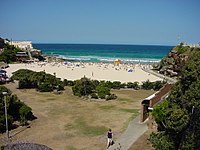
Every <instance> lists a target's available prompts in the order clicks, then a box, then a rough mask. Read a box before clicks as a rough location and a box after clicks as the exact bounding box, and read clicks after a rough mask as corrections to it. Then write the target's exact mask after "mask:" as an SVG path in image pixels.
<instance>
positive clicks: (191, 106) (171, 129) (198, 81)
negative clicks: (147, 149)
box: [150, 46, 200, 150]
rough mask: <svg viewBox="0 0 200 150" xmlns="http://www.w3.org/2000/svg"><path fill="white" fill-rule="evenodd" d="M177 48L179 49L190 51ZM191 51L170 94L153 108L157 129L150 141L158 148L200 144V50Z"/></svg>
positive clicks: (176, 148) (187, 149) (186, 148)
mask: <svg viewBox="0 0 200 150" xmlns="http://www.w3.org/2000/svg"><path fill="white" fill-rule="evenodd" d="M178 48H179V52H180V53H185V51H187V50H185V48H182V47H180V46H179V47H178ZM190 49H191V48H190ZM190 53H192V54H191V55H189V57H188V59H187V62H184V63H185V65H184V66H183V67H182V70H181V72H180V76H179V81H178V82H177V83H176V84H175V86H174V88H173V89H172V91H171V94H170V95H169V97H168V98H167V100H166V101H164V102H163V103H161V104H159V105H157V106H156V107H155V108H154V109H153V112H152V115H153V116H154V117H155V120H156V123H157V125H158V128H157V130H158V132H156V133H153V134H151V136H150V141H151V142H152V144H153V146H154V148H155V149H156V150H160V149H162V150H168V149H174V150H179V149H183V150H197V149H199V147H200V142H199V139H200V67H199V66H200V59H199V58H200V51H196V50H195V51H191V52H190Z"/></svg>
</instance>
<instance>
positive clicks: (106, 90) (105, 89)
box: [96, 84, 110, 99]
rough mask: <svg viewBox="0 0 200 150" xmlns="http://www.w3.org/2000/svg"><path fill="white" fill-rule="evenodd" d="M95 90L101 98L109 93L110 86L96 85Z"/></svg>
mask: <svg viewBox="0 0 200 150" xmlns="http://www.w3.org/2000/svg"><path fill="white" fill-rule="evenodd" d="M96 91H97V94H98V96H99V97H100V98H101V99H104V98H105V97H106V95H110V88H108V87H106V86H105V85H101V84H100V85H98V86H97V87H96Z"/></svg>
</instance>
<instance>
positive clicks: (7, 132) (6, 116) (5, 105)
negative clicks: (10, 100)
mask: <svg viewBox="0 0 200 150" xmlns="http://www.w3.org/2000/svg"><path fill="white" fill-rule="evenodd" d="M2 95H3V96H4V107H5V118H6V135H7V142H8V144H9V130H8V114H7V103H6V96H7V95H8V92H2Z"/></svg>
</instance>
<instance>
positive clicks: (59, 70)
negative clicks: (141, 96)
mask: <svg viewBox="0 0 200 150" xmlns="http://www.w3.org/2000/svg"><path fill="white" fill-rule="evenodd" d="M144 67H150V66H149V65H146V66H141V65H139V64H135V65H133V64H120V65H119V66H115V65H114V64H104V63H55V62H52V63H31V64H25V63H21V64H9V68H7V69H6V71H7V74H8V76H9V77H11V76H12V73H13V72H15V71H17V70H18V69H30V70H33V71H37V72H39V71H45V72H46V73H50V74H52V75H54V74H56V77H58V78H61V79H62V80H63V79H68V80H77V79H80V78H82V77H84V76H85V77H87V78H90V79H92V80H95V79H96V80H106V81H120V82H122V83H126V82H135V81H137V82H139V83H142V82H143V81H146V80H149V81H152V82H153V81H157V80H162V79H161V78H159V77H156V76H154V75H152V74H149V73H147V72H145V71H144V70H142V68H144Z"/></svg>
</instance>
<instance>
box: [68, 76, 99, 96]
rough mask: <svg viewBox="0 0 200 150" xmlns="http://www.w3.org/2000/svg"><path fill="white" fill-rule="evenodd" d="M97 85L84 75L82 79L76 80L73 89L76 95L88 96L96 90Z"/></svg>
mask: <svg viewBox="0 0 200 150" xmlns="http://www.w3.org/2000/svg"><path fill="white" fill-rule="evenodd" d="M94 89H95V86H94V85H93V84H92V82H91V81H90V80H89V79H88V78H86V77H84V78H81V79H80V80H76V81H75V85H74V86H73V88H72V90H73V93H74V95H76V96H87V95H90V94H91V93H93V92H94Z"/></svg>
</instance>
